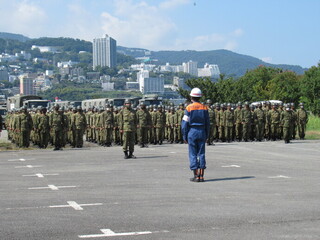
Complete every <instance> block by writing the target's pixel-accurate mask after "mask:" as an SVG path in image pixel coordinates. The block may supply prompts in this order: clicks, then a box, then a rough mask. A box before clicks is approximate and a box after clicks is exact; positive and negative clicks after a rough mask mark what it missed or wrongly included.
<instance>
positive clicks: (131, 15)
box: [101, 0, 176, 50]
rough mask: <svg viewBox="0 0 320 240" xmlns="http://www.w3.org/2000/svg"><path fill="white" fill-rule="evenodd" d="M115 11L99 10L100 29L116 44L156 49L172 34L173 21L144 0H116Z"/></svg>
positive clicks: (163, 44) (164, 43)
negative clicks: (100, 11)
mask: <svg viewBox="0 0 320 240" xmlns="http://www.w3.org/2000/svg"><path fill="white" fill-rule="evenodd" d="M115 7H116V9H115V11H114V14H112V13H110V12H103V13H102V14H101V19H102V29H103V31H104V32H105V33H107V34H108V35H109V36H111V37H113V38H115V39H116V40H117V41H118V44H119V45H123V46H128V47H130V46H131V47H141V48H149V49H152V50H156V49H157V48H159V46H165V45H166V44H167V43H168V39H170V38H172V35H174V31H175V29H176V25H175V24H174V23H173V22H172V21H171V20H170V19H169V18H167V17H165V16H164V15H163V14H162V13H161V11H160V10H159V8H158V7H155V6H151V5H148V4H147V3H146V2H138V3H134V2H133V1H130V0H120V1H119V0H118V1H116V3H115Z"/></svg>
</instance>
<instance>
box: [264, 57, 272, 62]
mask: <svg viewBox="0 0 320 240" xmlns="http://www.w3.org/2000/svg"><path fill="white" fill-rule="evenodd" d="M261 60H262V61H264V62H266V63H272V57H262V58H261Z"/></svg>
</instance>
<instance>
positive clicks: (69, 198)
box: [0, 135, 320, 240]
mask: <svg viewBox="0 0 320 240" xmlns="http://www.w3.org/2000/svg"><path fill="white" fill-rule="evenodd" d="M2 136H4V135H2ZM319 146H320V141H309V140H306V141H300V140H295V141H293V142H292V143H291V144H284V143H283V142H282V141H281V142H257V143H256V142H248V143H238V142H234V143H217V144H216V145H215V146H208V147H207V148H206V152H207V169H206V171H205V182H204V183H194V182H190V181H189V178H190V177H192V173H191V171H190V170H189V167H188V149H187V145H185V144H166V143H165V144H164V145H161V146H159V145H156V146H154V145H150V146H149V147H148V148H139V147H136V149H135V155H136V156H137V159H126V160H125V159H123V152H122V149H121V147H119V146H113V147H110V148H106V147H98V146H96V145H92V144H88V143H86V144H85V147H84V148H82V149H71V148H67V149H64V150H62V151H52V149H44V150H40V149H34V150H20V151H2V152H0V182H1V188H0V239H1V240H4V239H10V240H12V239H24V240H25V239H32V240H37V239H39V240H40V239H41V240H43V239H68V240H69V239H84V238H86V239H87V238H89V239H130V240H131V239H141V240H143V239H184V240H189V239H190V240H191V239H198V240H201V239H210V240H211V239H223V240H225V239H237V240H238V239H245V240H248V239H266V240H270V239H301V240H306V239H320V200H319V199H320V174H319V170H320V157H319V156H320V148H319Z"/></svg>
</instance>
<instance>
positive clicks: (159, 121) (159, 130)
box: [154, 105, 166, 145]
mask: <svg viewBox="0 0 320 240" xmlns="http://www.w3.org/2000/svg"><path fill="white" fill-rule="evenodd" d="M165 125H166V115H165V113H164V112H163V107H162V106H161V105H159V106H158V111H157V112H156V114H155V129H156V138H155V142H154V144H159V145H161V144H162V142H163V140H164V128H165Z"/></svg>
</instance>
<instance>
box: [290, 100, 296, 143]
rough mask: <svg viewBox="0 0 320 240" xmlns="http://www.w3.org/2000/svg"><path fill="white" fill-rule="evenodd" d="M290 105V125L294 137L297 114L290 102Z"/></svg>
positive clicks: (293, 137)
mask: <svg viewBox="0 0 320 240" xmlns="http://www.w3.org/2000/svg"><path fill="white" fill-rule="evenodd" d="M290 106H291V113H292V126H291V128H292V129H291V133H292V139H296V133H297V125H298V116H297V112H296V111H295V108H294V103H291V104H290Z"/></svg>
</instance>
